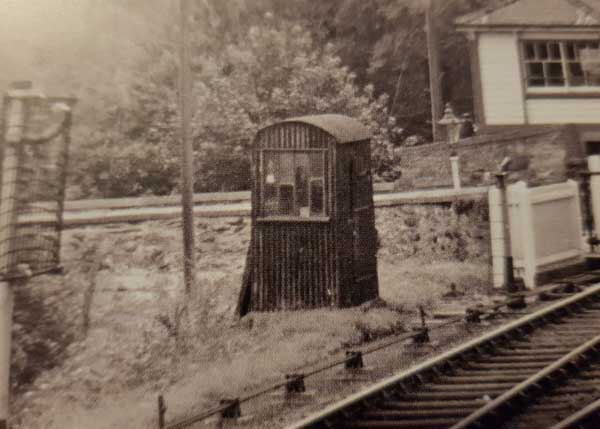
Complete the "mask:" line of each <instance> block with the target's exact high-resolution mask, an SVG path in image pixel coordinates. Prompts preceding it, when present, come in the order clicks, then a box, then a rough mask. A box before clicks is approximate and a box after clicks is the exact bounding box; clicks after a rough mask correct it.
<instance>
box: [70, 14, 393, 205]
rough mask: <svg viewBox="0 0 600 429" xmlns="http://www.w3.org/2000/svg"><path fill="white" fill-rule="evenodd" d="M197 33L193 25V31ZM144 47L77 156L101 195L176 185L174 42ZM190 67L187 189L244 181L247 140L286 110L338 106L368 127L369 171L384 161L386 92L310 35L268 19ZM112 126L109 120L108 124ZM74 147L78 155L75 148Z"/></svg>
mask: <svg viewBox="0 0 600 429" xmlns="http://www.w3.org/2000/svg"><path fill="white" fill-rule="evenodd" d="M196 31H199V30H196ZM164 43H165V46H162V47H160V48H153V49H151V50H150V51H149V55H150V53H152V55H153V57H152V61H146V62H144V64H141V65H140V67H141V69H140V73H139V79H138V80H137V81H136V83H135V84H134V85H132V86H131V88H130V93H129V97H128V101H127V103H123V105H120V106H116V107H115V109H113V110H112V111H111V112H110V114H108V115H107V117H106V118H105V120H104V124H105V126H106V131H105V132H102V133H98V134H97V135H96V136H95V138H94V139H93V140H92V141H91V143H90V144H89V145H88V146H87V148H86V149H85V150H84V151H82V152H81V153H80V154H79V160H80V161H81V163H80V165H81V168H80V170H79V171H78V172H77V174H76V176H77V177H78V179H77V181H78V182H80V183H89V186H88V190H89V192H96V193H98V194H101V195H103V196H105V197H117V196H133V195H140V194H144V193H152V194H168V193H171V192H174V191H175V190H176V188H177V184H178V183H179V153H180V151H179V134H178V133H179V130H178V127H179V119H178V113H177V91H176V86H177V85H176V80H175V79H174V76H177V60H176V58H175V57H174V55H173V52H176V50H175V49H174V44H173V43H170V42H169V40H168V39H165V41H164ZM194 63H198V64H201V65H200V66H198V67H197V68H195V73H194V85H193V96H194V97H193V98H194V100H195V105H196V115H195V116H194V118H193V120H192V129H193V147H194V164H195V183H194V189H195V190H196V191H204V192H210V191H234V190H242V189H249V188H250V158H249V154H250V147H251V141H252V138H253V137H254V135H255V134H256V132H257V131H258V129H260V128H262V127H264V126H266V125H268V124H271V123H273V122H277V121H280V120H282V119H286V118H289V117H292V116H299V115H305V114H317V113H341V114H346V115H349V116H352V117H354V118H356V119H358V120H359V121H360V122H362V123H363V124H364V125H366V126H367V127H368V128H370V129H371V131H372V133H373V140H372V153H373V159H374V168H375V170H376V171H380V170H384V171H385V170H388V169H389V168H390V166H391V165H392V163H391V160H392V159H393V150H392V149H393V147H392V143H391V141H392V139H393V137H394V136H395V135H396V134H398V133H400V132H401V131H402V130H400V129H398V128H397V127H396V125H395V124H396V122H395V120H394V118H392V117H390V115H389V112H388V110H387V107H386V106H387V104H388V99H387V96H385V95H382V96H379V97H376V96H375V95H374V89H373V87H372V86H367V87H365V88H364V89H361V88H359V87H358V86H357V85H356V83H355V76H354V74H352V73H350V72H349V71H348V69H347V68H346V67H343V66H342V64H341V60H340V59H339V57H337V56H336V55H335V54H334V47H333V46H331V45H328V46H326V47H325V48H322V49H321V48H319V47H316V46H314V44H313V41H312V38H311V37H310V35H309V34H308V33H307V32H306V31H304V30H303V29H302V28H301V27H299V26H297V25H296V26H294V25H291V24H289V23H287V22H282V23H279V24H276V23H274V22H272V19H268V20H267V21H266V22H265V24H264V25H263V26H261V27H252V28H250V30H249V31H248V33H247V37H245V38H242V39H241V40H240V41H238V42H237V43H231V44H230V45H228V46H227V48H226V49H225V51H224V52H222V53H220V56H219V57H216V56H213V57H202V56H201V55H200V54H199V53H198V55H197V56H196V57H195V58H194ZM117 124H118V127H117ZM82 154H83V155H82Z"/></svg>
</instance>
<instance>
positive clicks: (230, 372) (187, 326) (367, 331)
mask: <svg viewBox="0 0 600 429" xmlns="http://www.w3.org/2000/svg"><path fill="white" fill-rule="evenodd" d="M379 268H380V269H379V272H380V289H381V296H382V298H383V299H384V300H385V301H387V302H388V303H390V305H388V306H383V307H381V306H363V307H359V308H354V309H347V310H330V309H321V310H315V311H306V312H289V313H273V314H251V315H249V316H248V317H246V318H245V319H244V320H242V321H241V322H238V323H233V319H232V318H231V312H232V311H233V308H232V307H231V306H230V305H224V303H227V302H229V303H230V302H231V299H232V297H233V296H235V294H236V292H237V285H238V280H239V279H238V278H237V276H235V275H224V276H221V277H218V276H216V277H215V276H210V275H208V276H201V277H200V279H199V281H200V282H201V284H202V285H203V288H204V291H205V294H203V295H202V296H198V297H197V298H196V299H195V300H192V301H190V302H189V305H190V316H191V317H190V319H189V320H190V321H191V323H183V324H182V325H181V326H180V331H179V332H178V335H179V337H180V338H179V340H180V343H179V344H177V341H176V340H175V339H174V338H173V336H172V335H169V330H168V329H165V326H164V324H163V323H162V322H159V321H156V322H155V325H154V328H153V330H152V331H151V332H145V333H144V334H143V335H142V333H139V332H135V331H134V330H130V331H129V332H127V331H126V330H124V331H120V332H119V335H121V336H124V337H123V338H121V339H119V341H131V342H136V343H137V344H138V346H139V347H137V350H138V353H139V354H138V355H137V357H135V359H136V361H135V362H129V364H128V365H126V366H124V367H123V368H122V371H123V372H127V371H129V373H128V374H122V375H123V378H124V379H129V380H137V381H136V383H134V385H131V384H129V386H128V387H127V385H124V386H123V388H122V390H121V393H117V394H111V395H110V396H109V395H107V394H102V393H100V394H98V395H95V396H93V398H94V399H93V400H91V401H90V400H87V401H79V400H73V397H72V396H71V397H70V396H69V395H68V394H67V393H65V392H60V393H58V392H57V394H56V395H53V396H52V397H51V398H47V399H45V402H44V404H43V407H42V408H43V409H42V410H41V414H39V415H38V416H33V415H29V416H24V417H26V418H25V419H24V422H23V424H22V425H21V427H27V428H30V429H40V428H50V429H54V428H61V429H65V428H86V429H108V428H115V427H127V428H134V429H135V428H148V427H153V426H154V425H155V424H156V397H157V395H158V393H159V392H162V393H164V394H165V397H166V399H167V403H168V406H169V410H168V416H169V418H170V419H173V418H174V417H175V416H179V417H182V416H185V415H187V414H189V413H190V412H194V411H201V410H204V409H206V408H210V407H212V406H214V405H215V404H216V403H217V402H218V400H219V399H220V398H223V397H237V396H240V395H242V396H243V395H244V394H247V393H250V392H252V391H254V390H256V389H257V388H259V387H262V386H265V385H269V384H271V383H275V382H279V381H281V380H282V377H283V375H284V374H285V373H290V372H295V371H298V370H300V369H301V368H302V367H305V366H311V365H314V364H322V363H323V362H326V361H328V359H332V358H334V357H337V356H338V353H340V352H341V351H342V349H343V348H344V346H345V345H348V344H353V345H356V344H360V343H362V342H364V341H365V340H372V339H374V338H376V337H378V336H382V335H389V334H390V333H393V332H399V331H402V329H403V326H404V323H405V322H406V321H407V319H410V318H412V317H414V314H415V311H414V310H415V309H416V308H417V307H418V306H419V305H425V306H427V307H428V308H434V307H435V306H436V304H437V302H438V301H439V299H440V297H441V295H442V294H443V293H445V292H446V291H447V290H448V288H449V284H450V283H452V282H454V283H455V284H456V285H457V286H458V288H459V290H463V291H465V292H466V293H470V292H473V293H479V292H482V291H483V288H484V283H485V280H486V278H487V268H486V267H485V265H482V264H481V263H469V262H463V263H456V262H438V263H429V264H423V263H421V262H420V261H419V260H418V259H411V260H403V261H400V262H399V263H395V264H393V265H392V264H391V263H390V262H389V261H388V262H380V267H379ZM154 278H155V280H154V281H155V287H157V288H159V289H164V288H165V284H166V283H167V282H168V281H173V278H172V277H168V276H166V275H161V274H158V273H157V274H156V276H155V277H154ZM175 286H177V285H175ZM169 289H171V290H173V285H171V287H170V288H169ZM207 296H208V298H206V297H207ZM178 302H179V303H181V301H180V299H179V298H178V297H177V296H176V295H173V294H168V293H166V292H163V293H159V294H156V300H155V305H154V307H153V308H154V313H153V314H154V315H155V316H159V315H161V314H162V315H163V316H166V317H172V315H173V314H175V313H174V308H175V307H176V306H177V305H178V304H177V303H178ZM140 305H147V303H142V304H140ZM203 306H208V309H209V312H208V317H209V319H210V321H209V322H208V323H207V322H202V321H200V320H198V318H197V317H196V316H197V315H198V314H199V313H200V310H203V309H206V308H205V307H203ZM132 311H135V308H132ZM223 312H225V313H223ZM121 360H123V357H121ZM157 380H160V382H157ZM136 386H137V387H136ZM84 389H85V386H75V389H74V392H72V394H74V395H77V393H76V392H78V391H84ZM113 392H114V390H113ZM88 399H89V397H88Z"/></svg>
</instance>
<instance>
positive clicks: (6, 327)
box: [0, 282, 13, 429]
mask: <svg viewBox="0 0 600 429" xmlns="http://www.w3.org/2000/svg"><path fill="white" fill-rule="evenodd" d="M12 316H13V290H12V285H11V284H10V283H9V282H0V429H6V428H8V423H7V422H8V408H9V403H10V344H11V329H12Z"/></svg>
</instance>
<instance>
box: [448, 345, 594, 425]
mask: <svg viewBox="0 0 600 429" xmlns="http://www.w3.org/2000/svg"><path fill="white" fill-rule="evenodd" d="M599 345H600V335H597V336H595V337H594V338H592V339H591V340H589V341H587V342H585V343H584V344H582V345H581V346H579V347H577V348H575V349H573V350H572V351H571V352H569V353H567V354H566V355H564V356H563V357H562V358H560V359H558V360H557V361H555V362H554V363H552V364H551V365H548V366H547V367H545V368H544V369H543V370H541V371H539V372H537V373H535V374H534V375H533V376H531V377H529V378H527V379H526V380H524V381H522V382H521V383H519V384H517V385H516V386H515V387H513V388H512V389H510V390H508V391H507V392H506V393H503V394H502V395H500V396H498V397H497V398H496V399H494V400H492V401H490V402H488V403H487V404H486V405H484V406H483V407H481V408H479V409H478V410H476V411H474V412H473V413H471V414H470V415H468V416H467V417H465V418H464V419H462V420H461V421H459V422H458V423H456V424H455V425H454V426H452V427H451V428H450V429H467V428H469V427H488V426H485V422H488V421H489V419H490V417H491V418H495V417H497V415H498V414H499V412H498V411H499V410H500V408H501V407H507V406H511V405H512V402H513V401H514V400H515V399H518V398H520V397H523V396H524V395H526V394H527V393H528V392H529V391H532V390H536V389H539V387H540V383H542V381H544V380H546V379H548V378H550V377H552V376H554V375H556V374H557V372H559V371H561V370H562V369H564V368H565V367H566V366H567V365H569V364H572V363H573V361H574V360H576V359H579V358H581V357H582V356H585V354H586V353H588V352H590V351H594V352H596V353H597V352H598V350H597V349H598V346H599Z"/></svg>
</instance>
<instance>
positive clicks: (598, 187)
mask: <svg viewBox="0 0 600 429" xmlns="http://www.w3.org/2000/svg"><path fill="white" fill-rule="evenodd" d="M588 169H589V170H590V173H591V176H590V199H591V202H592V204H591V208H592V217H593V219H594V231H595V232H596V237H600V155H591V156H589V157H588Z"/></svg>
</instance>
